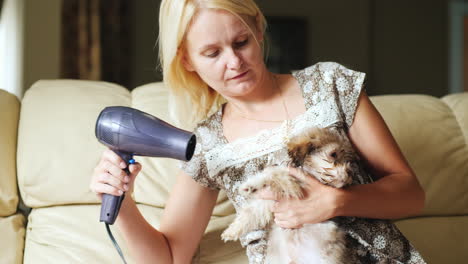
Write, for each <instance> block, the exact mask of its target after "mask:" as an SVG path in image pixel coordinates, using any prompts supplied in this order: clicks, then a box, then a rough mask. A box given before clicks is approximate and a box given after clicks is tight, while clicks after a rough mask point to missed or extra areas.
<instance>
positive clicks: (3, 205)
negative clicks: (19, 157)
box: [0, 90, 20, 216]
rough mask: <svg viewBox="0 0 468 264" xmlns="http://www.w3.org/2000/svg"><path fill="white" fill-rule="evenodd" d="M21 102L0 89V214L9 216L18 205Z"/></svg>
mask: <svg viewBox="0 0 468 264" xmlns="http://www.w3.org/2000/svg"><path fill="white" fill-rule="evenodd" d="M19 111H20V103H19V101H18V99H17V98H16V96H15V95H13V94H10V93H8V92H6V91H4V90H0V127H1V129H0V146H1V151H0V168H1V170H0V216H9V215H12V214H14V213H15V212H16V208H17V206H18V191H17V189H18V187H17V184H16V140H17V130H18V118H19Z"/></svg>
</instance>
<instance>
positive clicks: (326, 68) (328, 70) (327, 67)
mask: <svg viewBox="0 0 468 264" xmlns="http://www.w3.org/2000/svg"><path fill="white" fill-rule="evenodd" d="M355 72H356V71H354V70H351V69H349V68H348V67H346V66H344V65H343V64H340V63H338V62H333V61H324V62H317V63H315V64H313V65H310V66H308V67H306V68H304V69H300V70H294V71H293V72H292V74H293V75H295V76H298V75H306V76H312V75H314V74H319V75H320V76H322V77H324V78H325V77H329V76H331V75H335V73H342V74H345V75H352V74H354V73H355ZM325 81H327V80H326V79H325Z"/></svg>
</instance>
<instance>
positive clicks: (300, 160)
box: [288, 141, 316, 167]
mask: <svg viewBox="0 0 468 264" xmlns="http://www.w3.org/2000/svg"><path fill="white" fill-rule="evenodd" d="M315 149H316V148H315V145H314V144H312V143H311V142H306V141H301V142H290V143H289V144H288V155H289V157H290V158H291V163H292V166H294V167H300V166H302V165H303V164H304V159H305V157H306V156H307V155H308V154H309V153H311V152H312V151H314V150H315Z"/></svg>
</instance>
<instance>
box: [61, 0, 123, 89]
mask: <svg viewBox="0 0 468 264" xmlns="http://www.w3.org/2000/svg"><path fill="white" fill-rule="evenodd" d="M131 2H132V1H127V0H67V1H63V5H62V52H61V53H62V54H61V58H62V62H61V64H62V65H61V71H62V72H61V77H62V78H71V79H86V80H102V81H108V82H114V83H118V84H121V85H123V86H127V85H128V84H129V81H130V80H129V77H130V71H129V64H130V58H131V54H130V53H131V52H130V49H129V47H130V37H129V33H130V30H129V28H130V21H131V20H130V16H131V10H132V9H131Z"/></svg>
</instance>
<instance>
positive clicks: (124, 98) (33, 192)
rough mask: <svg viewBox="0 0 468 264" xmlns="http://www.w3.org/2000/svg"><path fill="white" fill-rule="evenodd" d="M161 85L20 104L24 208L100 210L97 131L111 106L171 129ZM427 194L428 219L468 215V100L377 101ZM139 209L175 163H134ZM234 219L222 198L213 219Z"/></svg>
mask: <svg viewBox="0 0 468 264" xmlns="http://www.w3.org/2000/svg"><path fill="white" fill-rule="evenodd" d="M167 94H168V93H167V90H166V88H165V87H164V85H163V84H162V83H152V84H148V85H144V86H141V87H138V88H136V89H134V90H133V91H132V92H129V91H128V90H126V89H125V88H123V87H120V86H118V85H114V84H110V83H104V82H92V81H72V80H50V81H39V82H37V83H35V84H34V85H33V87H31V88H30V89H29V90H28V91H27V93H26V94H25V96H24V99H23V101H22V108H21V116H20V127H19V139H18V180H19V187H20V191H21V194H22V197H23V199H24V202H25V204H26V205H28V206H30V207H45V206H55V205H64V204H84V203H86V204H89V203H96V204H97V203H99V200H98V199H97V198H96V196H95V195H94V194H93V193H91V192H90V191H89V187H88V186H89V182H90V177H91V174H92V170H93V168H94V167H95V165H96V164H97V162H98V160H99V157H100V155H101V153H102V151H103V150H104V149H105V147H104V146H102V145H101V144H100V143H98V142H97V140H96V138H95V135H94V126H95V122H96V118H97V116H98V114H99V112H100V111H101V110H102V109H103V108H104V107H106V106H111V105H123V106H131V107H135V108H138V109H140V110H142V111H145V112H148V113H150V114H152V115H155V116H157V117H159V118H161V119H163V120H165V121H167V122H169V123H173V122H172V121H171V120H170V118H169V115H168V112H167V104H168V101H167ZM372 100H373V102H374V103H375V105H376V107H377V108H378V109H379V111H380V112H381V113H382V115H383V117H384V119H385V120H386V121H387V123H388V125H389V127H390V129H391V131H392V133H393V134H394V136H395V138H396V140H397V142H398V143H399V144H400V146H401V148H402V150H403V152H404V154H405V155H406V156H407V158H408V160H409V162H410V164H411V165H412V167H413V168H414V170H415V171H416V174H417V176H418V178H419V180H420V181H421V183H422V185H423V187H424V189H425V190H426V194H427V198H426V201H427V203H426V208H425V211H424V214H425V215H460V214H468V194H467V192H466V190H467V189H468V148H467V145H466V141H467V138H466V135H467V133H468V108H467V107H468V94H458V95H452V96H448V97H445V98H443V100H440V99H438V98H435V97H430V96H424V95H398V96H377V97H372ZM136 159H137V160H138V161H139V162H141V163H142V165H143V171H142V172H141V175H139V177H138V178H137V182H136V185H135V192H134V198H135V200H136V201H137V202H139V203H143V204H148V205H153V206H157V207H164V205H165V201H166V199H167V196H168V193H169V191H170V190H171V188H172V185H173V184H174V182H175V177H176V175H175V174H176V171H177V168H176V167H177V164H178V161H175V160H170V159H162V158H148V157H136ZM233 212H234V209H233V207H232V206H231V204H230V203H229V202H228V200H227V198H226V195H225V194H224V193H221V195H220V196H219V198H218V202H217V205H216V207H215V211H214V215H219V216H224V215H229V214H232V213H233Z"/></svg>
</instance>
